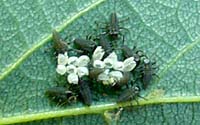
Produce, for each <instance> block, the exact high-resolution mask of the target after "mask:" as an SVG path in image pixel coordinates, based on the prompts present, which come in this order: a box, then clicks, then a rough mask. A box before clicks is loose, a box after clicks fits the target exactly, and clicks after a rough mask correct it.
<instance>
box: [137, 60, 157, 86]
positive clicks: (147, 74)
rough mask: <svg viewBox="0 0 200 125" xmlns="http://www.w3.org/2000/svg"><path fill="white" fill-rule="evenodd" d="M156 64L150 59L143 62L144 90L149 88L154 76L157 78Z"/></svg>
mask: <svg viewBox="0 0 200 125" xmlns="http://www.w3.org/2000/svg"><path fill="white" fill-rule="evenodd" d="M155 64H156V62H151V61H150V60H149V59H147V58H145V59H144V61H143V65H142V66H141V68H140V69H141V81H142V88H143V89H146V88H147V86H148V85H149V84H150V82H151V81H152V79H153V76H154V75H155V76H157V75H156V74H155V69H156V68H157V67H155Z"/></svg>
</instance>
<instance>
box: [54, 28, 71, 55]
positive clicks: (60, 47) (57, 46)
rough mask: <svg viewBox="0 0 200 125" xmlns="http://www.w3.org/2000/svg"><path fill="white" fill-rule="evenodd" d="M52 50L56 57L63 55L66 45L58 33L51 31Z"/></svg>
mask: <svg viewBox="0 0 200 125" xmlns="http://www.w3.org/2000/svg"><path fill="white" fill-rule="evenodd" d="M52 38H53V48H54V50H55V53H56V55H58V54H59V53H63V54H64V53H65V52H66V51H67V50H68V45H67V43H66V42H65V41H64V40H63V39H62V38H60V36H59V34H58V32H57V31H56V30H53V35H52Z"/></svg>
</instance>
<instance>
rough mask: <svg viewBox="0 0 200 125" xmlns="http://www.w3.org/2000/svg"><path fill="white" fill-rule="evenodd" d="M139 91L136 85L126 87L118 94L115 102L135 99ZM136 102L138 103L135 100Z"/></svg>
mask: <svg viewBox="0 0 200 125" xmlns="http://www.w3.org/2000/svg"><path fill="white" fill-rule="evenodd" d="M139 92H140V88H139V87H137V86H135V87H131V88H129V89H126V90H125V91H124V92H122V94H121V95H120V96H119V98H118V100H117V102H118V103H119V102H125V101H130V100H136V101H137V98H138V97H140V95H139ZM137 103H138V101H137Z"/></svg>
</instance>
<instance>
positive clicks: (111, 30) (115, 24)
mask: <svg viewBox="0 0 200 125" xmlns="http://www.w3.org/2000/svg"><path fill="white" fill-rule="evenodd" d="M107 30H108V31H107V33H108V35H109V36H110V38H112V39H113V40H115V39H118V37H119V34H120V27H119V20H118V18H117V13H111V14H110V22H109V25H108V26H107Z"/></svg>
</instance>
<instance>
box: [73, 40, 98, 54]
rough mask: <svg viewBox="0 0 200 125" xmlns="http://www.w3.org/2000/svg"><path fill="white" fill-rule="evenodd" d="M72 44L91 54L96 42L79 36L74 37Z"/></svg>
mask: <svg viewBox="0 0 200 125" xmlns="http://www.w3.org/2000/svg"><path fill="white" fill-rule="evenodd" d="M74 45H75V47H76V48H77V49H80V50H82V52H83V53H84V54H88V53H89V54H91V53H92V52H93V51H94V50H95V48H96V43H95V42H94V41H91V40H85V39H81V38H76V39H75V40H74Z"/></svg>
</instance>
